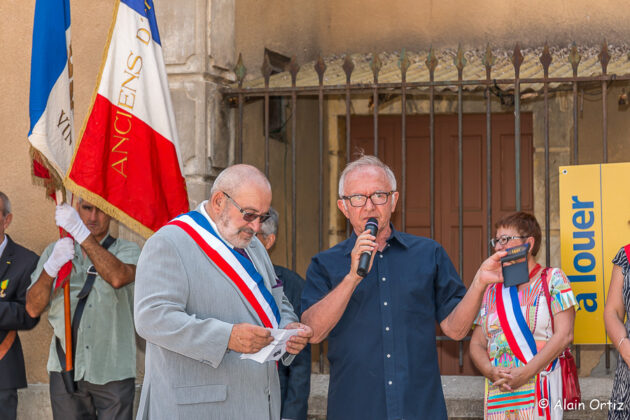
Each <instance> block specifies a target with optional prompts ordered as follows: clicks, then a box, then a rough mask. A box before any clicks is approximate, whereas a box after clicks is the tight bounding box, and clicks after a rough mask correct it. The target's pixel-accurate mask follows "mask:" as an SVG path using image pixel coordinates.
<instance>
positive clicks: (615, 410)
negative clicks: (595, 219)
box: [608, 248, 630, 420]
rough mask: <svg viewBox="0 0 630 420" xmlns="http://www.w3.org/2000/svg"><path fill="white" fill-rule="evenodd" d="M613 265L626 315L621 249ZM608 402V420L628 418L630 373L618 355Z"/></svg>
mask: <svg viewBox="0 0 630 420" xmlns="http://www.w3.org/2000/svg"><path fill="white" fill-rule="evenodd" d="M612 262H613V264H615V265H617V266H619V267H621V273H622V274H623V289H622V290H623V297H622V298H623V306H624V308H625V309H626V314H630V264H629V263H628V258H627V255H626V253H625V251H624V249H623V248H621V249H620V250H619V252H618V253H617V256H615V258H613V261H612ZM628 331H630V317H628V319H626V332H628ZM610 401H611V402H612V403H613V404H614V406H611V408H610V410H609V411H608V418H609V419H614V420H617V419H628V418H630V407H629V405H630V371H629V370H628V365H627V364H626V362H625V361H624V360H623V358H622V357H621V354H619V358H618V359H617V370H616V371H615V381H614V382H613V391H612V396H611V397H610Z"/></svg>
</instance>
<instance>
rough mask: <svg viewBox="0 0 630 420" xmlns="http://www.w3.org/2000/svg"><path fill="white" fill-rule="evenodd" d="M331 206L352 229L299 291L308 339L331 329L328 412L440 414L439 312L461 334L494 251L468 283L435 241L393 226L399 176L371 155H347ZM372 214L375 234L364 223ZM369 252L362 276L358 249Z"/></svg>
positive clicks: (319, 259) (494, 264) (446, 327)
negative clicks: (350, 158)
mask: <svg viewBox="0 0 630 420" xmlns="http://www.w3.org/2000/svg"><path fill="white" fill-rule="evenodd" d="M339 197H340V198H339V200H338V201H337V206H338V207H339V210H341V212H342V213H343V214H344V215H345V216H346V218H347V219H348V220H349V221H350V224H351V225H352V227H353V233H352V236H351V237H350V238H349V239H347V240H345V241H343V242H341V243H339V244H337V245H336V246H334V247H333V248H331V249H329V250H327V251H324V252H321V253H319V254H317V255H316V256H315V257H313V260H312V262H311V264H310V266H309V268H308V271H307V273H306V285H305V287H304V291H303V293H302V310H303V311H304V312H303V316H302V322H303V323H305V324H307V325H309V326H310V327H311V328H312V329H313V337H312V339H311V342H312V343H318V342H321V341H322V340H324V339H325V338H326V337H328V360H329V361H330V386H329V392H328V415H327V418H328V419H329V420H336V419H343V420H348V419H350V420H352V419H357V420H359V419H360V420H363V419H379V420H380V419H392V420H393V419H406V420H410V419H446V418H447V415H446V404H445V402H444V395H443V393H442V384H441V381H440V371H439V367H438V360H437V350H436V341H435V321H436V320H437V321H438V322H439V323H440V327H441V328H442V331H443V332H444V334H446V335H447V336H449V337H450V338H452V339H455V340H461V339H462V338H463V337H464V336H465V335H466V334H467V333H468V331H469V330H470V327H471V325H472V322H473V320H474V318H475V316H476V315H477V313H478V311H479V306H480V304H481V300H482V298H483V293H484V291H485V289H486V286H487V285H488V284H491V283H496V282H500V281H502V276H501V264H500V257H502V256H503V255H505V252H502V253H495V254H494V255H493V256H491V257H490V258H488V259H487V260H486V261H484V263H483V264H482V265H481V267H480V268H479V270H478V272H477V274H476V275H475V278H474V280H473V282H472V284H471V286H470V289H469V290H468V291H466V288H465V287H464V285H463V283H462V281H461V279H460V278H459V276H458V274H457V271H456V270H455V268H454V267H453V264H452V263H451V261H450V259H449V257H448V255H447V254H446V251H444V249H443V248H442V247H441V246H440V245H439V244H438V243H437V242H435V241H433V240H430V239H427V238H422V237H418V236H414V235H410V234H406V233H402V232H399V231H396V230H395V229H394V228H393V226H392V224H391V223H390V219H391V214H392V212H393V211H394V209H395V208H396V203H397V201H398V192H397V191H396V178H395V177H394V174H393V172H392V171H391V169H390V168H389V167H387V166H386V165H385V164H384V163H382V162H381V161H380V160H379V159H378V158H376V157H373V156H363V157H361V158H360V159H358V160H356V161H354V162H352V163H350V164H349V165H348V166H347V167H346V168H345V169H344V171H343V172H342V174H341V178H340V180H339ZM371 217H374V218H376V219H377V220H378V233H377V235H376V237H374V236H372V235H371V234H370V232H369V231H368V230H365V225H366V222H367V220H368V219H369V218H371ZM366 251H370V252H372V260H371V262H370V270H369V273H368V275H367V276H366V277H365V278H361V277H360V276H359V275H357V273H356V272H357V266H358V263H359V258H360V255H361V254H362V253H363V252H366Z"/></svg>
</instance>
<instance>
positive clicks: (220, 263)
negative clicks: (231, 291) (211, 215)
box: [167, 211, 280, 328]
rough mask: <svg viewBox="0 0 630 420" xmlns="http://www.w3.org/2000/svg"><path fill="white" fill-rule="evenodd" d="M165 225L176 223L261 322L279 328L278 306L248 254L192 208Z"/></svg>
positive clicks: (266, 325) (269, 326) (268, 326)
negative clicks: (225, 238) (219, 233)
mask: <svg viewBox="0 0 630 420" xmlns="http://www.w3.org/2000/svg"><path fill="white" fill-rule="evenodd" d="M167 224H168V225H174V226H178V227H180V228H181V229H183V230H184V232H186V233H187V234H188V235H190V237H191V238H192V239H193V240H194V241H195V243H196V244H197V245H199V247H200V248H201V250H202V251H203V252H204V253H205V254H206V255H207V256H208V258H209V259H210V261H212V262H213V263H214V264H215V265H216V266H217V267H218V268H219V270H221V271H222V272H223V273H224V274H225V275H226V276H227V277H228V278H229V279H230V280H231V281H232V282H233V283H234V284H235V285H236V287H237V288H238V290H239V291H240V292H241V293H242V294H243V296H245V299H246V300H247V302H249V304H250V305H251V306H252V308H254V311H256V314H258V317H259V318H260V320H261V322H262V323H263V325H264V326H265V327H267V328H278V324H279V323H280V310H279V309H278V305H276V301H275V300H274V298H273V296H272V294H271V292H270V291H269V289H267V287H265V281H264V279H263V277H262V276H261V275H260V273H259V272H258V271H257V270H256V267H254V264H253V263H252V262H251V261H249V260H248V259H247V258H245V257H243V256H242V255H240V254H239V253H238V252H236V251H235V250H234V249H232V248H231V247H229V246H228V245H227V244H226V243H225V242H224V241H223V240H222V239H221V238H220V237H219V235H217V233H216V232H215V231H214V229H213V228H212V226H211V225H210V222H209V221H208V219H206V217H205V216H204V215H202V214H201V213H199V212H197V211H191V212H189V213H186V214H182V215H180V216H177V217H176V218H175V219H173V220H171V221H170V222H169V223H167Z"/></svg>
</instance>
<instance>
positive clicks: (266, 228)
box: [260, 207, 279, 237]
mask: <svg viewBox="0 0 630 420" xmlns="http://www.w3.org/2000/svg"><path fill="white" fill-rule="evenodd" d="M269 214H270V215H271V217H269V219H267V220H265V223H263V224H262V225H261V226H260V233H262V235H263V236H264V237H267V236H269V235H271V234H274V235H277V234H278V219H279V217H278V212H277V211H276V209H274V208H273V207H269Z"/></svg>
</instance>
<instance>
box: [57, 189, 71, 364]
mask: <svg viewBox="0 0 630 420" xmlns="http://www.w3.org/2000/svg"><path fill="white" fill-rule="evenodd" d="M64 196H65V194H64V193H63V191H62V189H58V190H56V192H55V201H56V202H57V205H59V204H62V203H64V202H65V197H64ZM66 236H68V233H67V232H66V231H65V230H63V229H62V228H59V237H60V238H65V237H66ZM71 270H72V261H68V262H67V263H66V264H64V266H63V267H62V268H61V270H60V271H59V273H58V280H57V281H63V282H64V283H63V314H64V321H65V328H64V331H65V335H66V372H72V371H73V369H74V363H73V357H72V356H73V355H72V317H71V307H70V278H68V279H67V280H66V279H65V278H66V277H68V276H69V275H70V271H71Z"/></svg>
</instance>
